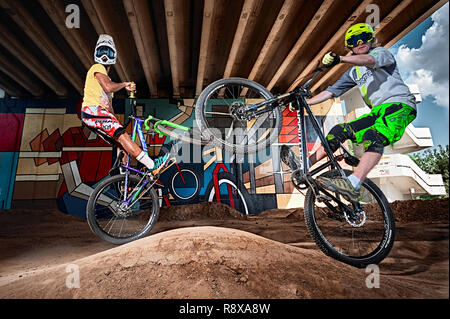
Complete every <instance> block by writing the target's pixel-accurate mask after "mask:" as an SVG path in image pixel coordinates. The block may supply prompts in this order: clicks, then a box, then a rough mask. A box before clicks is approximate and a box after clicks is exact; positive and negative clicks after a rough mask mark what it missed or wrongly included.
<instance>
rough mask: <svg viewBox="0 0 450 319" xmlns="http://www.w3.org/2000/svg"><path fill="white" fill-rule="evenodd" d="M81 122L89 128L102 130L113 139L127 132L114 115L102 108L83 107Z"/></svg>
mask: <svg viewBox="0 0 450 319" xmlns="http://www.w3.org/2000/svg"><path fill="white" fill-rule="evenodd" d="M81 120H82V121H83V123H84V124H86V125H87V126H89V127H91V128H94V129H98V130H101V131H103V132H104V133H106V134H107V135H108V136H110V137H112V138H113V139H116V138H117V137H119V136H120V135H121V134H122V133H124V132H125V129H124V128H123V126H122V125H121V124H120V123H119V121H118V120H117V118H116V117H115V116H114V114H111V113H110V112H109V111H107V110H106V109H104V108H102V107H101V106H83V107H82V108H81Z"/></svg>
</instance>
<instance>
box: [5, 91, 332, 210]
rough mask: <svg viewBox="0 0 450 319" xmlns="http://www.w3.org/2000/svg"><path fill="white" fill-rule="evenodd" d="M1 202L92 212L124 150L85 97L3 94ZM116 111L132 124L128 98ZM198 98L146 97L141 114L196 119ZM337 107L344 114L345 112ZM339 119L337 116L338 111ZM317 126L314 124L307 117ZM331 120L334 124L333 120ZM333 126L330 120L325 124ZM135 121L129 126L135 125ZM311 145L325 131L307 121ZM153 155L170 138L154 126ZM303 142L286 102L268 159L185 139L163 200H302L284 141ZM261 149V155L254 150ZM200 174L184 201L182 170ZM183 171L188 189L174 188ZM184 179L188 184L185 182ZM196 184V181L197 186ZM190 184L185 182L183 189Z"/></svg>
mask: <svg viewBox="0 0 450 319" xmlns="http://www.w3.org/2000/svg"><path fill="white" fill-rule="evenodd" d="M0 101H1V104H0V120H1V121H2V123H6V125H4V126H2V127H1V128H0V169H1V170H2V174H1V177H0V205H1V206H0V208H3V209H8V208H11V206H14V203H18V202H20V201H30V200H32V201H39V200H54V201H56V202H57V205H58V208H59V210H60V211H61V212H63V213H67V214H71V215H77V216H80V217H85V206H86V202H87V199H88V198H89V196H90V194H91V193H92V190H93V188H95V186H96V184H97V183H99V182H100V181H101V180H102V179H103V178H105V177H106V176H108V175H109V170H110V168H111V165H112V163H113V162H114V160H115V157H116V150H115V148H114V147H113V146H112V145H110V144H108V143H107V142H105V141H104V140H103V139H101V138H100V137H98V136H97V135H96V134H94V133H93V132H91V131H90V130H89V129H86V128H83V127H82V126H81V121H80V117H79V116H80V114H79V110H80V103H81V101H78V100H73V99H60V100H0ZM113 105H114V109H115V111H116V115H117V117H118V119H119V121H120V122H121V123H125V122H126V121H127V119H128V116H129V114H130V113H131V108H130V103H129V101H128V100H118V99H115V100H114V101H113ZM194 108H195V100H193V99H184V100H178V101H175V102H174V101H170V100H168V99H151V100H138V101H137V108H136V112H137V115H138V116H141V117H147V116H148V115H153V116H156V117H158V118H161V119H167V120H170V121H172V122H175V123H177V124H182V125H185V126H189V127H194V126H196V123H195V116H194V113H195V112H193V111H194ZM330 109H332V108H331V106H329V107H327V108H326V110H321V111H320V112H318V113H319V114H318V117H317V118H318V120H319V122H322V124H326V123H327V121H328V122H329V121H330V116H326V115H327V114H328V113H330ZM338 113H339V112H337V113H336V114H338ZM331 120H332V121H333V122H335V121H336V116H334V115H333V116H332V117H331ZM307 125H310V124H307ZM330 125H331V124H330ZM324 126H325V125H324ZM131 129H132V127H131V125H130V126H129V127H128V128H127V130H128V132H129V133H130V132H131ZM306 131H307V132H308V134H307V135H308V136H307V138H308V148H309V150H310V151H313V150H314V149H315V148H316V147H318V140H317V136H315V135H314V134H311V132H313V130H312V128H311V127H307V130H306ZM146 142H147V144H148V145H149V155H150V156H152V157H158V156H160V155H162V154H161V152H162V148H163V146H164V145H166V144H168V143H170V142H171V141H170V138H168V137H165V136H160V135H159V134H156V133H152V134H147V135H146ZM282 144H285V145H288V146H291V147H292V148H293V150H294V152H295V151H296V150H297V149H298V134H297V116H296V113H293V112H290V111H289V110H288V109H286V110H285V111H284V112H283V128H282V131H281V134H280V136H279V141H278V143H276V145H273V146H272V147H271V148H270V150H268V151H267V154H265V155H266V156H265V157H263V158H261V157H258V158H249V156H247V157H245V158H244V159H240V160H238V159H236V157H235V156H233V154H228V153H226V152H224V151H223V150H222V149H220V148H218V147H215V146H204V147H201V148H200V149H199V148H198V147H197V148H196V147H194V146H192V145H183V147H182V150H183V151H187V153H189V156H188V158H186V156H182V159H183V160H182V161H180V163H178V164H177V165H176V166H174V167H173V168H171V169H170V170H169V171H167V173H166V172H165V173H164V174H163V175H162V176H161V178H160V183H161V184H163V185H165V186H167V191H166V192H162V193H160V197H161V201H160V202H161V205H168V206H170V205H180V204H186V203H195V202H199V201H205V200H208V201H220V202H222V203H225V204H227V205H230V206H233V207H235V208H237V209H238V210H239V211H241V212H243V213H253V214H254V213H259V212H261V211H263V210H267V209H272V208H289V207H299V206H300V205H302V196H303V195H301V194H299V193H298V191H296V190H295V189H293V187H292V185H291V183H290V175H289V174H286V171H287V170H288V169H287V167H284V164H282V162H281V160H280V159H279V147H280V146H281V145H282ZM251 156H254V155H250V157H251ZM183 169H184V172H193V173H190V176H191V177H192V178H194V179H195V180H197V179H198V180H199V182H198V184H196V185H197V186H198V187H199V190H198V192H195V198H189V201H187V200H183V196H181V195H180V194H181V193H183V192H188V191H189V189H188V188H190V187H193V186H189V185H190V184H186V181H185V180H184V177H183V175H182V172H183ZM175 178H178V182H177V183H179V184H180V185H181V189H182V190H181V193H177V194H175V193H174V192H172V191H171V187H170V186H171V185H172V186H173V185H174V183H175V182H174V180H175ZM183 184H186V185H185V186H183ZM197 186H196V187H197ZM183 187H184V188H185V189H183Z"/></svg>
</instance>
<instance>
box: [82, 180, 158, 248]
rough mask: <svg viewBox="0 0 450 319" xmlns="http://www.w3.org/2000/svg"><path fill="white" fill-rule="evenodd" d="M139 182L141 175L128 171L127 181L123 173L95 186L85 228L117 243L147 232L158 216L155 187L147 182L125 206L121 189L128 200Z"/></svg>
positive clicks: (137, 237)
mask: <svg viewBox="0 0 450 319" xmlns="http://www.w3.org/2000/svg"><path fill="white" fill-rule="evenodd" d="M140 185H142V183H141V178H140V177H138V176H136V175H131V174H130V175H129V176H128V182H127V184H125V175H115V176H111V177H109V178H107V179H105V180H104V181H102V182H101V183H100V184H99V185H98V186H97V187H96V188H95V190H94V192H93V193H92V195H91V196H90V198H89V201H88V203H87V209H86V217H87V221H88V224H89V227H90V228H91V230H92V231H93V232H94V233H95V234H96V235H97V236H99V237H100V238H101V239H103V240H105V241H107V242H110V243H112V244H116V245H121V244H125V243H127V242H130V241H133V240H136V239H139V238H142V237H144V236H146V235H148V233H149V232H150V231H151V229H152V228H153V225H154V224H155V223H156V221H157V220H158V216H159V204H158V196H157V195H156V192H155V190H154V189H153V188H152V187H149V185H147V186H145V187H144V188H143V189H142V190H141V191H140V192H139V193H138V194H137V196H136V198H135V199H133V200H131V201H130V204H129V205H124V191H125V189H127V192H128V195H127V198H128V199H130V198H133V197H134V195H135V194H136V190H137V189H138V188H140Z"/></svg>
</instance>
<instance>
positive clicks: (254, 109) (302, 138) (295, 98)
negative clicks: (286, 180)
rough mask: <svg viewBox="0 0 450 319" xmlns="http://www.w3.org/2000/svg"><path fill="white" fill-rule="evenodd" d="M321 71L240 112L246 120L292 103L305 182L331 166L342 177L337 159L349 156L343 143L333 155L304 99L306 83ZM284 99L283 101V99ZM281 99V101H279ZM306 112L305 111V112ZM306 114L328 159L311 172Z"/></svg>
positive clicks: (305, 96)
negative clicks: (296, 86)
mask: <svg viewBox="0 0 450 319" xmlns="http://www.w3.org/2000/svg"><path fill="white" fill-rule="evenodd" d="M321 71H322V68H319V67H318V68H316V69H315V70H314V71H313V72H314V76H313V77H312V78H311V79H309V80H308V81H307V82H306V83H305V84H304V85H303V86H302V87H300V88H298V89H296V90H294V91H291V92H288V93H285V94H282V95H280V96H277V97H275V98H272V99H269V100H267V101H263V102H260V103H257V104H254V105H249V106H247V107H245V108H243V110H242V114H244V116H245V117H246V119H247V120H250V119H252V118H254V117H256V116H258V115H260V114H263V113H267V112H270V111H272V110H273V109H275V108H277V107H281V106H282V105H285V104H288V103H294V104H295V106H296V107H295V108H296V110H297V120H298V138H299V151H300V154H299V155H300V156H299V157H300V163H299V164H300V165H299V166H300V168H299V170H300V171H301V172H302V173H303V175H304V176H306V177H307V178H306V180H305V181H306V182H308V183H309V177H311V176H313V175H315V174H317V173H319V172H320V171H322V170H323V169H325V168H327V167H329V166H331V167H332V168H335V169H337V170H338V171H339V172H340V174H341V175H342V176H343V177H344V176H345V173H344V170H343V169H342V168H341V166H340V165H339V163H338V161H339V160H341V159H343V158H346V157H348V156H349V155H350V156H351V154H350V152H349V151H348V150H346V149H345V147H344V146H343V145H341V148H342V149H343V151H344V154H343V155H338V156H334V154H333V151H332V150H331V148H330V146H329V145H328V142H327V140H326V138H325V136H324V134H323V132H322V130H321V128H320V125H319V123H318V121H317V119H316V117H315V116H314V114H313V112H312V110H311V107H310V106H309V104H308V102H307V101H306V98H307V97H309V96H310V95H311V94H310V92H309V89H308V85H309V84H310V83H311V82H312V81H313V80H314V79H315V78H316V76H317V75H318V74H319V73H320V72H321ZM283 100H285V101H283ZM281 101H283V102H282V103H280V102H281ZM305 112H306V113H305ZM306 114H308V116H309V118H310V119H311V122H312V125H313V128H314V130H315V131H316V133H317V135H318V136H319V139H320V142H321V143H322V145H323V147H324V150H325V152H326V154H327V155H328V158H329V160H328V161H327V162H326V163H324V164H322V165H321V166H319V167H317V168H315V169H314V170H312V171H311V172H308V169H307V168H306V165H304V163H306V161H307V153H308V152H307V147H306V125H305V124H306V118H305V116H306Z"/></svg>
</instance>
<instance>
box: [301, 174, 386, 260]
mask: <svg viewBox="0 0 450 319" xmlns="http://www.w3.org/2000/svg"><path fill="white" fill-rule="evenodd" d="M351 173H352V172H351V171H346V174H347V175H350V174H351ZM323 176H325V177H328V178H333V177H337V176H340V174H339V172H338V171H337V170H331V171H328V172H326V173H324V174H323ZM329 194H330V195H332V196H334V198H332V197H331V196H328V195H326V194H325V193H322V192H320V193H319V194H315V193H314V192H313V191H312V189H311V188H309V189H308V192H307V193H306V198H305V220H306V226H307V228H308V231H309V233H310V234H311V237H312V238H313V239H314V241H315V242H316V244H317V245H318V246H319V248H320V249H321V250H322V251H323V252H324V253H325V254H326V255H328V256H330V257H332V258H334V259H336V260H339V261H342V262H344V263H346V264H349V265H352V266H355V267H358V268H363V267H366V266H368V265H370V264H378V263H380V262H381V261H382V260H383V259H384V258H386V256H387V255H388V254H389V252H390V250H391V248H392V246H393V244H394V237H395V220H394V214H393V212H392V209H391V206H390V205H389V202H388V200H387V199H386V197H385V196H384V194H383V193H382V191H381V190H380V189H379V188H378V187H377V186H376V185H375V183H374V182H372V181H371V180H369V179H365V180H364V181H363V184H362V186H361V189H360V197H359V202H358V203H352V202H349V201H346V200H345V199H344V198H343V197H342V196H341V195H339V194H337V193H332V192H330V193H329ZM319 195H320V196H322V197H321V198H318V197H319Z"/></svg>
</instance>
